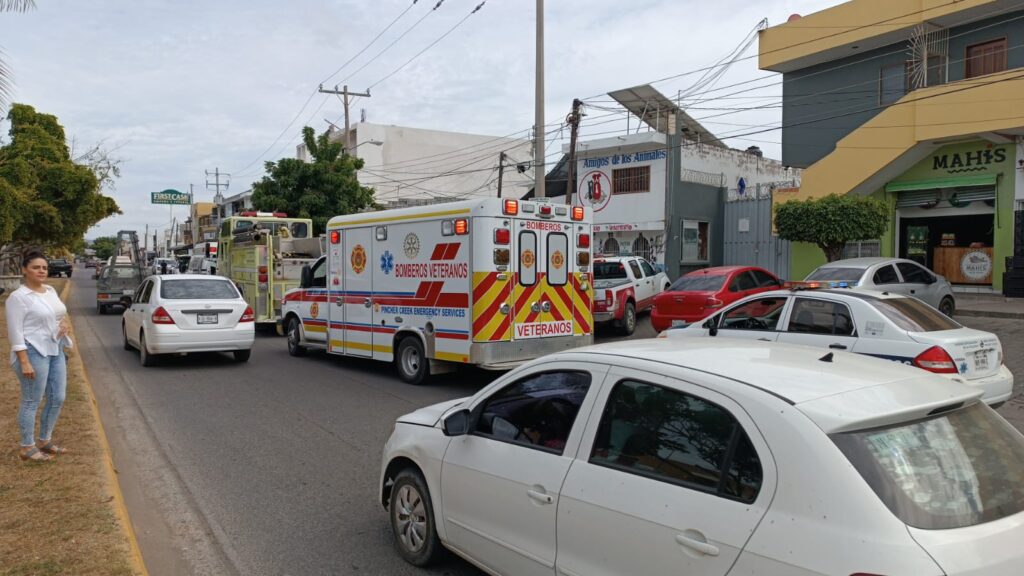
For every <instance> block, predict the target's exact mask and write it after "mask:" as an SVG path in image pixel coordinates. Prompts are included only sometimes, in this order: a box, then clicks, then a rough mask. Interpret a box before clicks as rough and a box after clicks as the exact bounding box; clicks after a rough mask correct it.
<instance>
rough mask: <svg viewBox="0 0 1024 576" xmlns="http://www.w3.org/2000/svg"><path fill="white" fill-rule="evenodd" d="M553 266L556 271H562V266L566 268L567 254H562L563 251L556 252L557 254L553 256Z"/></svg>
mask: <svg viewBox="0 0 1024 576" xmlns="http://www.w3.org/2000/svg"><path fill="white" fill-rule="evenodd" d="M551 265H552V266H554V267H555V270H561V269H562V266H565V254H562V251H561V250H555V253H554V254H552V255H551Z"/></svg>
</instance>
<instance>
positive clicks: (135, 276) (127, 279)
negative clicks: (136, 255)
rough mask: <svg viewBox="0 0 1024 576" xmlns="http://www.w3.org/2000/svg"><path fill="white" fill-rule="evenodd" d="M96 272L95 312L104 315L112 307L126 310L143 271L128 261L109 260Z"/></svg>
mask: <svg viewBox="0 0 1024 576" xmlns="http://www.w3.org/2000/svg"><path fill="white" fill-rule="evenodd" d="M96 270H97V278H96V311H97V312H99V313H100V314H106V313H107V312H109V311H110V310H111V308H113V307H114V306H120V307H121V308H128V305H129V303H130V302H131V301H132V298H134V297H135V288H136V287H137V286H138V285H139V282H141V281H142V276H143V274H144V271H145V269H144V268H142V267H140V266H138V265H136V264H132V263H131V262H130V261H129V262H125V261H123V260H120V259H118V260H114V259H113V258H111V263H110V264H107V265H106V266H103V267H102V268H97V269H96Z"/></svg>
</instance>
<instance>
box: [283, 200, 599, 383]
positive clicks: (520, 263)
mask: <svg viewBox="0 0 1024 576" xmlns="http://www.w3.org/2000/svg"><path fill="white" fill-rule="evenodd" d="M327 237H328V243H327V248H326V254H325V256H324V257H322V258H320V259H319V260H317V261H316V262H315V263H313V264H312V265H311V266H310V267H309V268H308V269H306V270H304V271H303V277H302V285H301V287H300V288H299V289H297V290H292V291H290V292H288V293H287V294H286V295H285V297H284V303H283V306H282V314H283V317H282V325H283V328H284V331H285V333H286V335H287V336H288V351H289V352H290V353H291V354H292V355H293V356H301V355H303V354H305V352H306V350H308V349H320V350H325V351H327V352H328V353H330V354H339V355H344V356H359V357H365V358H373V359H376V360H382V361H385V362H393V363H394V364H395V367H396V368H397V370H398V374H399V376H401V378H402V379H403V380H405V381H406V382H409V383H413V384H419V383H421V382H423V381H424V380H425V379H426V378H427V376H429V375H431V374H440V373H444V372H449V371H452V370H454V369H455V368H457V366H458V365H460V364H472V365H476V366H480V367H483V368H488V369H497V370H501V369H509V368H512V367H513V366H515V365H517V364H519V363H521V362H523V361H526V360H529V359H532V358H536V357H539V356H543V355H545V354H548V353H551V352H556V351H559V350H565V349H569V348H574V347H577V346H584V345H587V344H590V343H591V342H592V341H593V326H594V322H593V317H592V314H591V302H592V300H593V287H592V285H593V278H592V272H591V263H590V258H591V251H590V244H591V213H590V210H589V209H587V208H583V207H581V206H565V205H561V204H558V205H556V204H549V203H545V202H538V201H519V200H509V199H506V200H502V199H497V198H494V199H478V200H467V201H461V202H452V203H449V204H441V205H437V204H434V205H430V206H419V207H415V208H402V209H397V210H386V211H382V212H372V213H363V214H352V215H348V216H339V217H335V218H333V219H331V220H330V222H329V223H328V225H327Z"/></svg>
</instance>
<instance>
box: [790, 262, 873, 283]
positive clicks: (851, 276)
mask: <svg viewBox="0 0 1024 576" xmlns="http://www.w3.org/2000/svg"><path fill="white" fill-rule="evenodd" d="M863 275H864V269H863V268H843V267H840V266H822V267H821V268H818V269H817V270H815V271H814V272H811V275H810V276H808V277H807V278H804V281H810V280H819V281H820V280H835V281H836V282H860V277H861V276H863Z"/></svg>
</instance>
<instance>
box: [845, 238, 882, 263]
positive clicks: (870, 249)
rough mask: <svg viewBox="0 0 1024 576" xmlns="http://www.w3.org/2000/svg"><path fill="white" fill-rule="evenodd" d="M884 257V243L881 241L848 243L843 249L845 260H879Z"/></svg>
mask: <svg viewBox="0 0 1024 576" xmlns="http://www.w3.org/2000/svg"><path fill="white" fill-rule="evenodd" d="M881 255H882V242H881V241H880V240H861V241H860V242H847V243H846V247H845V248H843V259H844V260H845V259H847V258H877V257H878V256H881Z"/></svg>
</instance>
